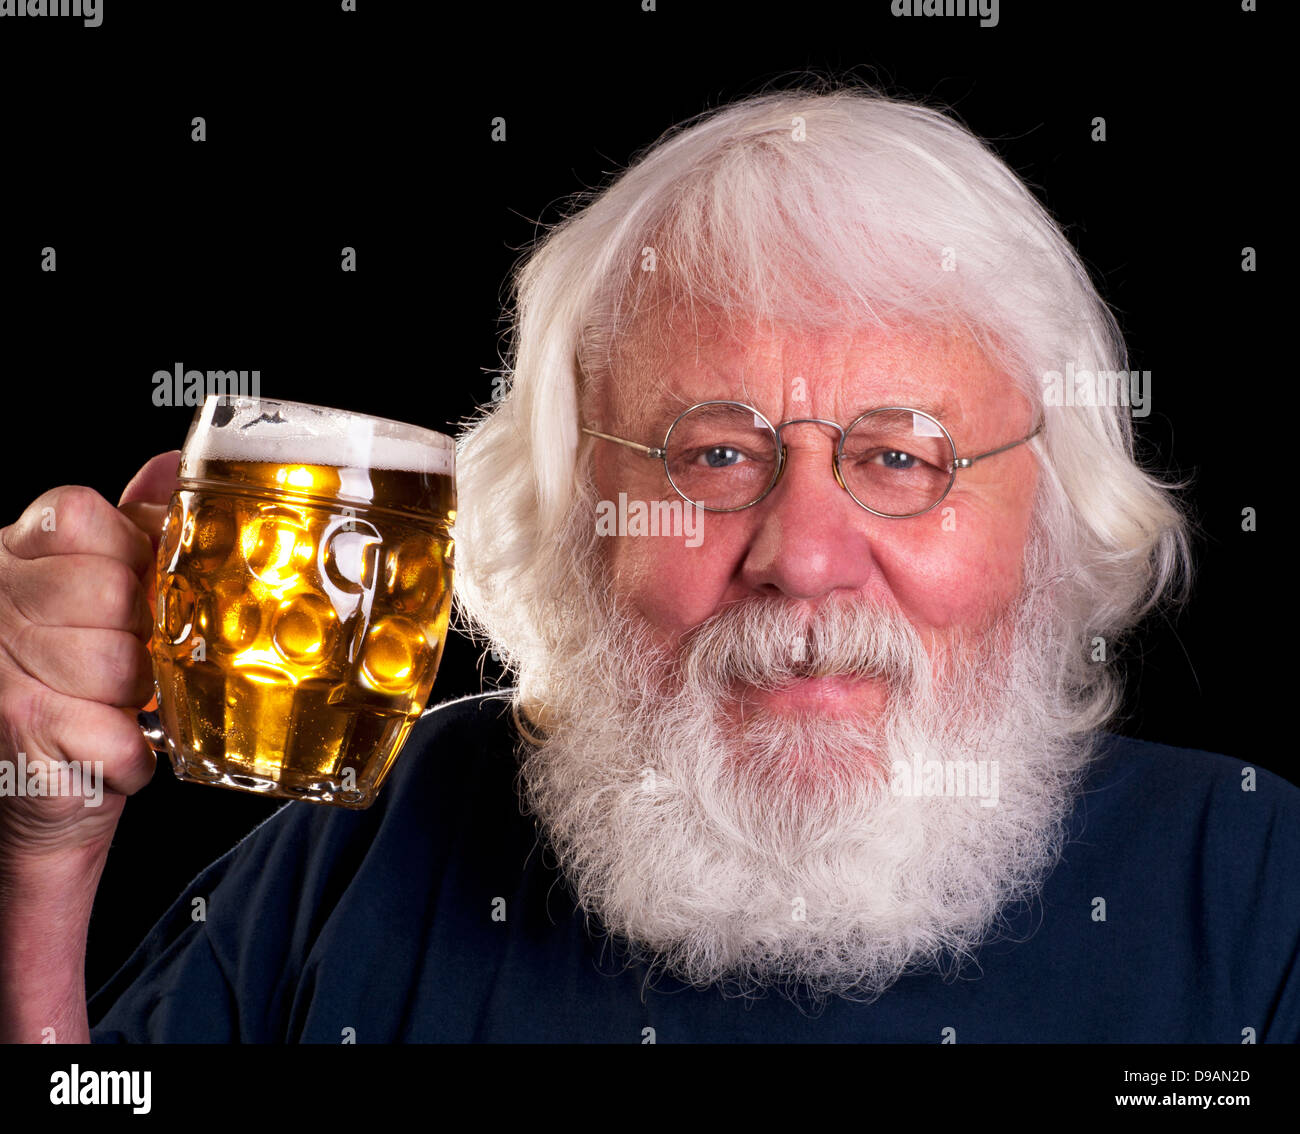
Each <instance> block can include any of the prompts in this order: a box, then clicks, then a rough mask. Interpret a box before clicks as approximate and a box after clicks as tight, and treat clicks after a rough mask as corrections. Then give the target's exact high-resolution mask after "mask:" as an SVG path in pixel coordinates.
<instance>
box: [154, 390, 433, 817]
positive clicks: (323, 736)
mask: <svg viewBox="0 0 1300 1134" xmlns="http://www.w3.org/2000/svg"><path fill="white" fill-rule="evenodd" d="M278 404H279V405H292V403H278ZM298 408H301V409H314V407H298ZM204 412H207V410H206V409H205V410H204V411H201V413H204ZM217 412H218V415H219V414H220V411H217ZM321 412H326V413H329V412H332V411H321ZM365 420H367V421H373V420H378V419H365ZM386 424H393V425H395V423H386ZM399 428H404V429H412V428H413V427H399ZM198 429H199V423H196V426H195V430H198ZM263 432H264V433H266V431H265V430H264V431H263ZM419 432H425V431H419ZM431 436H434V437H441V435H438V434H433V435H431ZM194 437H195V431H194V430H192V431H191V441H193V440H194ZM269 437H270V438H271V440H272V442H273V443H274V444H273V447H274V448H275V449H277V450H278V449H280V448H284V449H285V450H286V451H285V453H284V454H283V456H280V455H279V454H277V456H276V459H273V460H263V459H243V458H241V457H238V456H237V454H232V453H231V452H230V451H229V450H231V449H232V447H234V448H237V446H232V445H231V444H228V443H224V442H223V444H222V445H220V446H212V445H207V446H205V445H204V444H202V443H201V442H200V443H198V444H195V445H193V446H192V445H191V443H190V442H187V446H186V453H185V455H184V457H183V458H182V464H181V469H180V477H179V488H178V490H177V492H176V493H175V494H174V496H173V498H172V503H171V507H170V510H169V512H168V515H167V520H166V523H165V526H164V529H163V537H162V542H161V545H160V547H159V555H158V580H157V582H158V599H157V617H156V621H155V627H154V635H153V642H152V646H151V652H152V654H153V661H154V673H155V677H156V682H157V688H158V702H159V709H158V713H159V717H160V718H161V724H162V731H163V733H164V734H165V736H166V741H167V747H168V751H169V755H170V757H171V760H172V765H173V768H174V769H175V771H176V774H177V775H178V776H180V777H181V778H182V779H188V780H197V781H200V782H204V783H211V784H218V785H221V786H226V787H233V788H240V789H244V790H251V791H258V792H263V793H265V794H268V795H275V796H284V797H288V798H296V799H312V800H316V801H319V802H325V803H335V804H340V805H342V806H347V807H356V808H361V807H366V806H369V804H370V803H371V802H372V801H373V799H374V798H375V794H376V793H377V791H378V788H379V786H380V785H381V784H382V782H383V780H384V777H385V776H386V775H387V773H388V771H389V769H390V768H391V767H392V765H393V762H394V760H395V759H396V758H397V755H398V752H399V751H400V750H401V747H402V744H403V743H404V742H405V740H406V738H407V735H408V734H409V733H410V730H411V727H412V725H413V724H414V722H415V721H416V720H417V719H418V718H419V716H420V714H421V712H422V711H423V710H424V707H425V704H426V702H427V700H428V697H429V693H430V688H431V686H432V685H433V680H434V676H435V674H436V673H437V669H438V662H439V659H440V657H441V655H442V648H443V643H444V641H445V637H446V633H447V620H448V615H449V613H450V608H451V594H452V568H453V540H452V536H451V530H450V525H451V524H452V522H453V521H454V519H455V514H456V513H455V508H456V499H455V485H454V480H453V477H452V475H451V471H450V470H451V460H452V452H451V450H450V449H449V448H446V449H439V450H438V451H437V452H435V453H434V454H433V457H434V458H435V459H432V460H429V459H425V458H421V459H419V460H412V459H409V458H411V457H412V456H413V455H416V454H417V453H418V451H417V450H412V449H410V448H403V446H401V445H397V446H393V445H389V446H387V448H388V449H389V450H393V451H389V452H383V450H384V449H385V446H384V445H382V444H375V443H374V442H369V443H367V445H366V446H363V452H370V453H372V454H379V455H380V456H381V458H382V457H387V458H388V460H389V461H390V462H391V461H393V460H395V459H401V458H402V457H405V458H408V460H407V463H409V464H412V465H423V467H419V468H405V469H403V468H379V467H373V466H370V467H366V466H362V467H358V466H357V465H356V464H324V463H314V462H313V461H312V460H310V459H306V460H302V461H294V460H291V459H289V455H290V452H293V451H296V452H297V453H299V454H305V452H306V450H307V449H308V448H310V447H314V446H308V445H305V444H303V443H302V442H303V441H304V440H305V439H303V438H293V437H285V438H284V439H283V444H281V439H280V438H279V437H278V436H277V435H276V432H275V431H274V430H272V431H270V432H269ZM229 440H230V441H238V440H239V438H237V437H232V438H230V439H229ZM252 440H253V439H251V438H250V441H249V444H248V445H247V448H249V449H250V450H251V451H252V455H253V456H256V457H265V456H267V455H269V453H268V452H267V451H266V450H267V446H266V445H263V444H260V443H259V444H253V443H252ZM443 440H446V439H443ZM328 441H329V438H325V440H324V441H323V442H322V443H321V445H320V446H318V447H319V448H321V449H324V450H328V449H329V448H330V445H329V444H327V443H326V442H328ZM447 443H448V445H450V442H449V441H448V442H447ZM336 447H337V446H336ZM192 448H193V449H194V450H195V451H196V453H195V454H194V455H192V454H191V449H192ZM213 448H216V449H219V450H221V451H220V452H219V454H218V453H214V452H211V451H210V450H211V449H213ZM205 449H206V450H209V451H206V452H205ZM355 449H356V446H355V445H353V446H351V450H352V451H350V450H349V446H346V445H345V446H342V447H341V449H340V452H342V453H343V455H344V456H345V458H346V459H348V460H349V461H354V460H356V453H355V451H354V450H355ZM444 468H445V470H446V471H442V470H443V469H444Z"/></svg>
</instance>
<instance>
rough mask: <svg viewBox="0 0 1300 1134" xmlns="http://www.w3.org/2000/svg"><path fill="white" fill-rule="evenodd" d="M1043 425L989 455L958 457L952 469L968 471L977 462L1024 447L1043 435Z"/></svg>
mask: <svg viewBox="0 0 1300 1134" xmlns="http://www.w3.org/2000/svg"><path fill="white" fill-rule="evenodd" d="M1043 424H1044V423H1043V422H1041V421H1040V422H1039V423H1038V428H1037V429H1035V430H1034V431H1033V432H1032V433H1030V434H1029V435H1028V436H1026V437H1022V438H1020V440H1019V441H1011V442H1009V443H1008V444H1006V445H1000V446H998V448H996V449H990V450H989V451H988V452H987V453H978V454H976V455H975V456H973V457H958V458H957V460H955V461H954V462H953V466H952V467H953V468H955V469H968V468H970V467H971V465H973V464H974V463H975V462H976V461H982V460H983V459H984V458H985V457H996V456H997V455H998V454H999V453H1005V452H1006V451H1007V450H1008V449H1014V448H1015V447H1016V446H1017V445H1023V444H1024V443H1025V442H1026V441H1032V440H1033V439H1034V438H1035V437H1037V436H1038V435H1039V434H1040V433H1042V431H1043Z"/></svg>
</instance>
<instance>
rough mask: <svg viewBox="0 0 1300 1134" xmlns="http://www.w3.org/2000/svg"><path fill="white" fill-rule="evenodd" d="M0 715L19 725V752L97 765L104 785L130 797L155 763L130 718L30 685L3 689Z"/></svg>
mask: <svg viewBox="0 0 1300 1134" xmlns="http://www.w3.org/2000/svg"><path fill="white" fill-rule="evenodd" d="M0 709H2V710H3V712H4V713H5V716H6V719H9V720H14V721H17V722H18V727H17V729H16V734H17V741H18V750H19V751H25V752H27V753H29V754H31V753H37V754H41V755H44V756H46V757H48V758H51V759H59V760H64V761H81V762H93V761H96V760H102V761H103V765H104V782H105V784H106V786H107V787H109V788H110V789H111V790H113V791H117V792H121V793H122V794H123V795H131V794H132V793H134V792H136V791H139V790H140V788H142V787H144V786H145V784H147V783H148V782H149V781H150V780H151V779H152V778H153V774H154V769H155V768H156V766H157V761H156V759H155V758H154V754H153V751H152V749H150V747H149V745H148V743H147V742H146V741H145V738H144V736H143V735H142V734H141V732H140V726H139V725H138V724H136V722H135V713H134V711H132V712H131V714H130V715H128V714H126V713H124V712H122V711H121V710H120V709H115V708H113V707H112V706H109V705H102V704H97V703H95V702H94V701H85V700H82V699H80V698H78V697H67V696H64V695H63V694H60V693H55V692H54V691H52V690H50V689H48V688H45V687H43V686H41V685H39V684H38V683H37V682H35V681H30V680H29V681H25V682H15V683H12V684H6V685H5V687H4V688H3V689H0Z"/></svg>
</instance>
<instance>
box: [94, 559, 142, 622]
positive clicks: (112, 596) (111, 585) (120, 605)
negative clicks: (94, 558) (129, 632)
mask: <svg viewBox="0 0 1300 1134" xmlns="http://www.w3.org/2000/svg"><path fill="white" fill-rule="evenodd" d="M95 572H96V587H95V592H96V593H95V601H96V603H97V604H98V607H97V609H98V610H99V611H100V612H101V613H102V616H103V621H104V625H105V626H110V627H114V628H120V629H128V628H130V627H133V626H134V624H135V621H136V613H137V611H138V609H139V603H138V598H137V593H138V592H139V590H140V581H139V580H138V579H137V578H136V577H135V574H134V573H133V572H132V571H131V569H130V568H129V567H128V566H127V565H126V564H125V563H123V562H122V561H121V560H118V559H110V560H109V561H108V562H107V563H106V564H100V565H97V566H96V567H95Z"/></svg>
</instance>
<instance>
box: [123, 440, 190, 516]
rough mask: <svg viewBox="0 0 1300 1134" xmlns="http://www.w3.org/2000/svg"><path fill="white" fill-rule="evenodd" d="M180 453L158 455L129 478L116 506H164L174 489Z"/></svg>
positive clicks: (171, 452)
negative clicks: (129, 480)
mask: <svg viewBox="0 0 1300 1134" xmlns="http://www.w3.org/2000/svg"><path fill="white" fill-rule="evenodd" d="M180 464H181V451H180V450H179V449H172V450H171V451H170V452H167V453H159V454H158V455H157V456H156V457H153V458H152V459H151V460H149V461H148V462H147V463H146V464H145V466H144V468H142V469H141V470H140V471H139V472H138V473H136V474H135V476H133V477H132V478H131V483H130V484H128V485H127V486H126V489H125V491H124V492H123V493H122V499H120V500H119V501H118V502H117V504H118V507H119V508H120V507H121V506H122V505H123V504H139V503H144V504H166V503H167V502H168V501H169V500H171V498H172V492H174V491H175V489H176V471H177V469H179V468H180Z"/></svg>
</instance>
